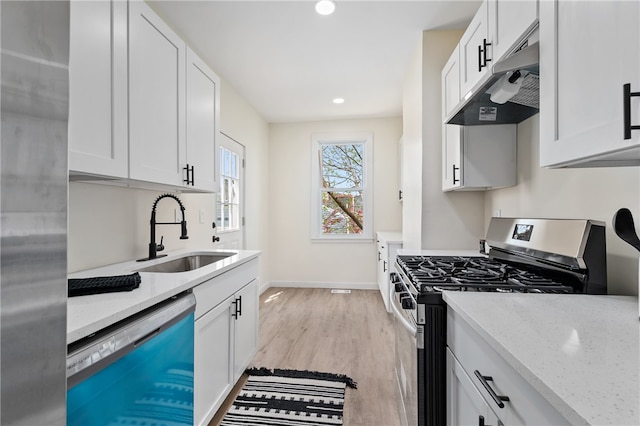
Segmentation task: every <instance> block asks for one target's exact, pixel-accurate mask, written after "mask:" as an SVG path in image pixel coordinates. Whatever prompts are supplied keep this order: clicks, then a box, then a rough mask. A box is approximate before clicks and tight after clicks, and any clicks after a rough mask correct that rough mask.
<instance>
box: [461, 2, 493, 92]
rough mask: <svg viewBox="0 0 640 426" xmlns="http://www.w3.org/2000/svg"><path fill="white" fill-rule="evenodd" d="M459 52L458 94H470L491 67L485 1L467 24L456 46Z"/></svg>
mask: <svg viewBox="0 0 640 426" xmlns="http://www.w3.org/2000/svg"><path fill="white" fill-rule="evenodd" d="M458 48H459V51H460V93H461V94H462V96H463V97H464V96H465V95H466V94H467V93H468V92H470V91H471V90H472V89H473V87H474V86H475V85H476V83H478V82H479V81H480V80H481V79H482V77H483V76H484V75H486V74H487V71H488V70H489V69H490V67H491V65H492V64H491V62H492V54H491V39H490V32H489V13H488V7H487V0H485V1H483V2H482V4H481V5H480V9H478V11H477V12H476V14H475V16H474V17H473V19H472V20H471V22H470V23H469V26H468V27H467V29H466V31H465V32H464V34H462V37H461V38H460V44H459V45H458Z"/></svg>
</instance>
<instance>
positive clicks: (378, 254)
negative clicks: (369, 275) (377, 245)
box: [378, 252, 382, 262]
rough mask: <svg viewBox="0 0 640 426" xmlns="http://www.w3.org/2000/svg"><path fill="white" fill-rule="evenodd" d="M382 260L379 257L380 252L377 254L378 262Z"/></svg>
mask: <svg viewBox="0 0 640 426" xmlns="http://www.w3.org/2000/svg"><path fill="white" fill-rule="evenodd" d="M381 260H382V258H381V257H380V252H378V262H380V261H381Z"/></svg>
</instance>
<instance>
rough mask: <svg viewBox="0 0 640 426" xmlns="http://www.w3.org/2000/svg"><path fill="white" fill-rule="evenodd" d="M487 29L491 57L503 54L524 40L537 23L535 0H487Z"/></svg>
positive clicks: (496, 58) (536, 3) (497, 58)
mask: <svg viewBox="0 0 640 426" xmlns="http://www.w3.org/2000/svg"><path fill="white" fill-rule="evenodd" d="M488 8H489V31H490V32H491V50H492V54H493V58H495V60H496V61H497V60H499V59H500V58H502V56H503V55H504V54H506V53H507V52H509V51H510V50H511V49H512V48H514V47H516V46H517V45H518V44H519V42H521V41H524V38H525V36H527V35H528V34H529V33H530V32H531V30H533V28H535V26H536V25H537V23H538V1H537V0H519V1H512V0H489V2H488Z"/></svg>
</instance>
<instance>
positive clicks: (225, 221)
mask: <svg viewBox="0 0 640 426" xmlns="http://www.w3.org/2000/svg"><path fill="white" fill-rule="evenodd" d="M222 209H223V211H224V219H223V221H222V223H223V225H224V229H229V226H230V213H229V206H228V205H224V206H223V207H222Z"/></svg>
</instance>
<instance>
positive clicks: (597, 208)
mask: <svg viewBox="0 0 640 426" xmlns="http://www.w3.org/2000/svg"><path fill="white" fill-rule="evenodd" d="M539 126H540V116H539V115H535V116H533V117H532V118H530V119H528V120H526V121H524V122H522V123H521V124H519V125H518V185H517V186H515V187H512V188H504V189H499V190H493V191H487V193H486V195H485V214H484V216H485V223H486V224H487V225H488V222H489V219H490V218H491V216H493V215H496V213H498V212H499V213H500V215H502V216H504V217H516V216H520V217H538V218H576V219H595V220H600V221H603V222H605V223H606V224H607V228H606V235H607V270H608V281H609V286H608V288H609V294H622V295H637V294H638V257H639V256H638V253H637V252H636V251H635V250H634V249H633V247H631V246H629V245H628V244H627V243H625V242H623V241H622V240H621V239H620V238H618V236H617V235H616V234H615V231H614V230H613V228H612V225H611V219H612V218H613V215H614V213H615V212H616V211H617V210H618V209H619V208H621V207H627V208H629V209H630V210H631V212H632V213H633V215H634V217H635V218H637V219H636V220H637V221H640V168H638V167H608V168H583V169H546V168H541V167H540V166H539V150H538V141H539Z"/></svg>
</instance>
